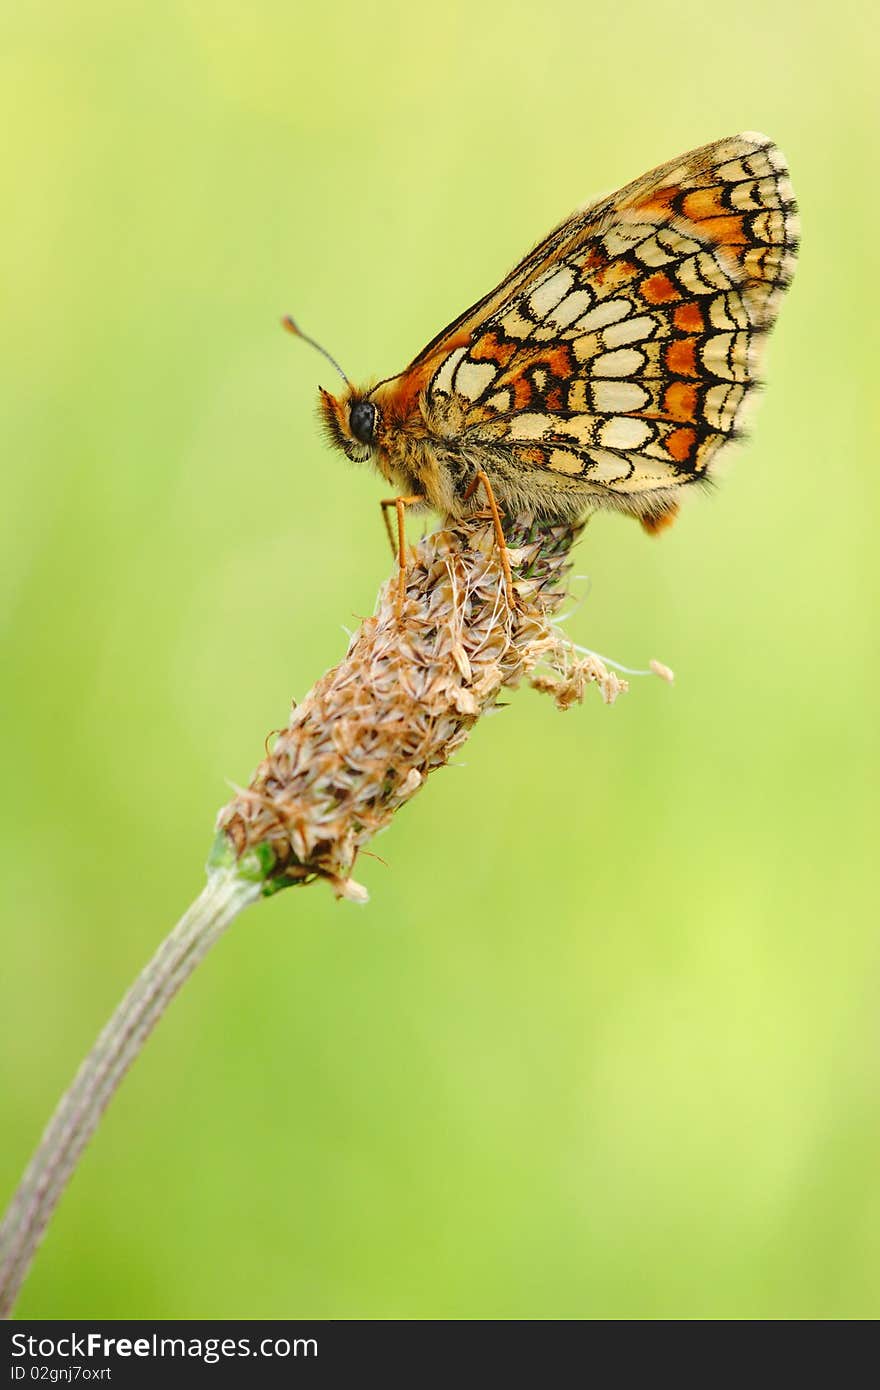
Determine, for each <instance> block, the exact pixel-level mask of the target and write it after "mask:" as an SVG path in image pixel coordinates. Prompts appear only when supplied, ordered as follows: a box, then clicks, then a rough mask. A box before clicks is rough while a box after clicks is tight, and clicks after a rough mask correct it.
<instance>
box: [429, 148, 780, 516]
mask: <svg viewBox="0 0 880 1390" xmlns="http://www.w3.org/2000/svg"><path fill="white" fill-rule="evenodd" d="M795 252H796V217H795V207H794V198H793V195H792V191H791V186H790V183H789V181H788V177H787V170H786V165H785V161H784V159H783V157H782V155H781V154H780V152H779V151H778V150H777V149H776V147H775V146H774V145H773V144H772V142H771V141H769V140H767V139H765V137H763V136H753V135H743V136H737V137H734V138H731V139H727V140H721V141H718V142H716V143H715V144H712V145H707V146H705V147H703V148H702V149H699V150H695V151H693V152H692V153H691V154H688V155H685V156H682V157H681V158H680V159H678V160H674V161H672V162H671V163H669V164H666V165H664V166H662V167H661V168H660V169H657V170H655V171H653V173H651V174H647V175H645V176H644V177H643V178H641V179H638V180H636V181H635V182H634V183H632V184H630V185H628V186H627V187H626V188H624V189H622V190H621V191H620V192H619V193H616V194H614V195H613V196H611V197H609V198H605V199H601V200H599V201H598V202H596V203H594V204H592V205H590V206H589V207H587V208H585V209H583V210H582V211H580V212H578V213H575V214H574V216H573V217H571V218H570V219H569V220H568V221H567V222H564V223H563V224H561V226H560V227H558V228H556V230H555V231H554V232H552V233H551V234H550V236H549V237H548V238H547V239H546V240H545V241H544V242H543V243H542V244H541V245H540V246H539V247H538V248H536V250H535V251H533V252H532V253H531V254H530V255H529V256H527V257H526V258H525V260H524V261H522V262H521V263H520V265H519V266H518V267H516V269H515V270H514V271H513V272H511V274H510V275H509V276H508V277H507V279H506V280H505V281H504V282H503V283H502V285H501V286H499V287H498V289H496V290H495V291H493V292H492V293H491V294H490V295H488V296H486V298H485V299H484V300H482V301H481V302H480V303H479V304H478V305H476V306H474V308H473V309H471V310H469V311H467V313H466V314H464V315H462V316H461V318H459V319H458V320H456V322H455V324H453V325H451V327H450V328H449V329H448V330H446V331H445V332H444V333H443V334H441V335H439V337H438V338H437V339H436V340H435V341H434V342H433V343H432V344H430V345H429V347H428V348H426V349H425V351H424V352H423V353H422V354H420V356H419V357H418V358H417V359H416V361H415V363H414V364H413V367H412V368H410V372H413V373H414V377H413V379H414V380H415V379H419V381H420V387H421V388H422V389H423V390H424V395H425V402H426V408H427V409H428V410H429V411H432V412H434V414H435V416H436V417H439V418H440V419H441V420H442V418H443V416H444V415H448V416H450V417H452V418H454V419H455V420H456V422H457V428H459V429H460V430H461V431H462V432H463V434H464V435H465V437H466V438H467V440H468V441H469V442H470V444H471V445H472V446H473V447H474V448H475V449H479V448H490V449H491V448H493V447H494V448H496V449H497V448H502V449H504V450H505V452H506V453H508V454H509V456H510V457H511V458H513V459H515V460H516V462H517V463H519V464H521V466H522V468H523V469H527V470H535V469H539V470H549V473H550V474H551V475H555V477H556V480H557V482H558V484H559V485H560V486H563V487H564V486H566V485H568V486H575V485H577V486H579V487H580V488H583V487H584V486H585V485H586V486H587V487H589V488H590V489H591V490H592V489H596V490H597V491H598V492H603V491H607V492H608V493H609V494H615V495H618V496H620V498H621V502H623V501H624V499H625V498H627V499H629V500H630V501H631V503H632V504H633V509H637V510H646V511H647V510H650V498H651V496H652V495H656V496H658V497H659V496H660V495H661V494H662V495H668V494H669V490H670V489H672V488H676V487H678V486H680V485H681V484H682V483H688V482H693V481H697V480H699V479H701V478H703V477H705V475H706V470H707V468H708V466H709V464H710V462H711V460H712V459H713V457H714V455H715V453H716V452H717V450H718V448H719V447H720V445H721V444H723V443H724V442H725V441H727V440H728V439H730V438H731V437H732V436H733V435H734V433H735V431H736V428H737V423H738V421H739V420H740V419H741V414H742V407H743V404H744V402H745V400H746V397H747V395H748V392H749V390H750V388H751V386H752V385H753V384H754V382H755V373H756V368H757V362H758V358H759V353H760V346H761V342H762V339H763V335H764V334H765V332H766V331H767V329H769V328H770V326H771V325H772V323H773V321H774V319H775V316H776V311H777V307H778V300H779V295H780V292H781V291H782V290H783V289H784V288H785V287H786V285H787V284H788V281H789V279H790V277H791V273H792V270H793V266H794V258H795ZM548 481H549V477H548ZM640 499H642V501H643V502H644V506H642V503H641V502H640ZM609 500H610V498H609Z"/></svg>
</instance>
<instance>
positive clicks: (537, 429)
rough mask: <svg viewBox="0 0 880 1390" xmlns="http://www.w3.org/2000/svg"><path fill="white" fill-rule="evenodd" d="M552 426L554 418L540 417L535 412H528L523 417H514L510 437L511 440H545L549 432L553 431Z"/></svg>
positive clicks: (548, 416)
mask: <svg viewBox="0 0 880 1390" xmlns="http://www.w3.org/2000/svg"><path fill="white" fill-rule="evenodd" d="M552 426H553V417H552V416H550V415H538V414H537V413H536V412H534V411H527V412H526V413H525V414H523V415H514V417H513V419H512V420H511V422H510V430H509V437H510V438H511V439H543V438H544V435H545V434H546V433H547V432H548V430H550V429H552Z"/></svg>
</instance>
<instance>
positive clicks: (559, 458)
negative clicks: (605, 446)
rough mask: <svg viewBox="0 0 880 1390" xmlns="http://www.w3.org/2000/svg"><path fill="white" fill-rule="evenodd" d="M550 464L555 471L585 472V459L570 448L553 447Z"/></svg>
mask: <svg viewBox="0 0 880 1390" xmlns="http://www.w3.org/2000/svg"><path fill="white" fill-rule="evenodd" d="M548 466H549V467H550V468H552V469H553V472H554V473H571V474H575V473H583V471H584V461H583V459H582V458H580V457H579V456H578V455H577V454H573V453H572V452H571V451H570V450H569V449H551V450H550V458H549V459H548Z"/></svg>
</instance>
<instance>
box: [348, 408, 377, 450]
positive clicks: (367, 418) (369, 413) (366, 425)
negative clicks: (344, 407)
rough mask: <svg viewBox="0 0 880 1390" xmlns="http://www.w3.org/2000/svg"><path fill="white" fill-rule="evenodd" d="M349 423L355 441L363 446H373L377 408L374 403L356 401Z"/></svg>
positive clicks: (350, 413) (350, 412)
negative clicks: (358, 441)
mask: <svg viewBox="0 0 880 1390" xmlns="http://www.w3.org/2000/svg"><path fill="white" fill-rule="evenodd" d="M348 423H349V427H350V429H351V432H352V434H353V435H354V437H355V439H358V440H360V442H361V444H372V443H373V437H374V432H375V429H376V407H375V406H374V405H373V403H372V401H355V403H354V405H353V406H352V407H351V410H350V411H349V416H348Z"/></svg>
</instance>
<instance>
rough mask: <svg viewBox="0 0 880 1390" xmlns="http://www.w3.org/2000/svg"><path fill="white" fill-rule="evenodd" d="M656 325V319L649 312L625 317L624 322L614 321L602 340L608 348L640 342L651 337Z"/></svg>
mask: <svg viewBox="0 0 880 1390" xmlns="http://www.w3.org/2000/svg"><path fill="white" fill-rule="evenodd" d="M656 327H657V324H656V320H654V319H652V318H650V317H649V316H648V315H647V314H640V315H639V317H638V318H635V319H624V320H623V322H622V323H614V324H612V325H611V326H610V327H609V328H606V329H605V331H604V332H603V334H602V341H603V342H604V344H605V346H606V347H608V348H618V347H624V346H625V345H626V344H627V343H640V342H642V341H643V339H645V338H650V336H651V334H652V333H653V332H654V329H655V328H656Z"/></svg>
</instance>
